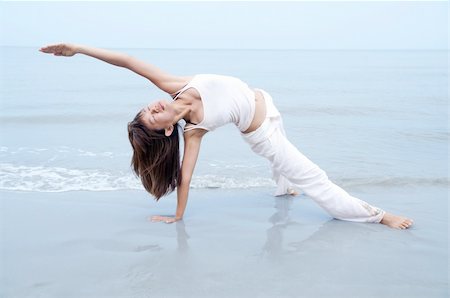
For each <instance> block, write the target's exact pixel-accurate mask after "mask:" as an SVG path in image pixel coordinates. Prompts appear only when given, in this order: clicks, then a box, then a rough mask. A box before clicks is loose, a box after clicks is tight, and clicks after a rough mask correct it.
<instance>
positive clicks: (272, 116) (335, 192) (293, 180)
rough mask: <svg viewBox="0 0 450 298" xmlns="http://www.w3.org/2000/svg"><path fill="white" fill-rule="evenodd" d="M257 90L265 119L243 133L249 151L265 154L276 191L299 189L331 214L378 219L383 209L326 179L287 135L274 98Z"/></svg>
mask: <svg viewBox="0 0 450 298" xmlns="http://www.w3.org/2000/svg"><path fill="white" fill-rule="evenodd" d="M257 90H260V91H261V92H262V93H263V95H264V100H265V102H266V110H267V114H266V119H265V120H264V122H263V123H262V125H261V126H260V127H259V128H258V129H256V130H255V131H253V132H250V133H247V134H244V133H242V132H241V135H242V137H243V138H244V140H245V141H246V142H247V143H249V144H250V147H251V149H252V151H254V152H255V153H257V154H258V155H260V156H263V157H265V158H267V159H268V160H269V161H270V163H271V166H272V173H273V179H274V180H275V181H276V183H277V190H276V192H275V195H283V194H290V193H292V192H293V191H294V190H301V191H303V192H304V193H305V194H306V195H307V196H309V197H310V198H312V199H313V200H314V201H315V202H316V203H317V204H319V205H320V206H321V207H322V208H323V209H325V211H327V212H328V213H329V214H330V215H331V216H333V217H334V218H337V219H342V220H348V221H356V222H380V221H381V219H382V218H383V216H384V214H385V211H383V210H381V209H379V208H377V207H373V206H371V205H369V204H368V203H366V202H364V201H362V200H360V199H358V198H355V197H353V196H351V195H350V194H348V193H347V192H346V191H345V190H343V189H342V188H340V187H339V186H337V185H336V184H334V183H333V182H331V181H330V180H329V179H328V176H327V174H326V173H325V171H323V170H322V169H320V168H319V167H318V166H317V165H316V164H314V163H313V162H312V161H311V160H309V159H308V158H307V157H306V156H305V155H303V154H302V153H301V152H300V151H299V150H298V149H297V148H296V147H295V146H294V145H292V143H291V142H290V141H289V140H288V139H287V138H286V133H285V131H284V128H283V121H282V118H281V115H280V113H279V112H278V110H277V108H276V107H275V106H274V104H273V99H272V97H271V96H270V94H268V93H267V92H266V91H264V90H262V89H257Z"/></svg>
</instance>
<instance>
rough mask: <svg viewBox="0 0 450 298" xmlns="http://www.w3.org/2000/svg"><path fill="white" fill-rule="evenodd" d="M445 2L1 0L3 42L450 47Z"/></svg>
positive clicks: (116, 45) (191, 46)
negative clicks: (51, 0) (40, 0)
mask: <svg viewBox="0 0 450 298" xmlns="http://www.w3.org/2000/svg"><path fill="white" fill-rule="evenodd" d="M448 12H449V10H448V2H447V1H424V2H419V1H413V2H406V1H347V2H339V1H331V2H324V1H314V2H313V1H289V2H279V1H277V2H275V1H274V2H269V1H263V2H261V1H250V2H241V1H233V2H231V1H228V2H217V1H214V2H211V1H196V2H188V1H181V2H180V1H178V2H175V1H152V2H145V1H139V2H125V1H123V2H119V1H115V2H109V1H100V2H88V1H81V2H56V1H53V2H39V1H31V2H23V1H8V2H5V1H2V2H0V25H1V26H0V46H29V47H40V46H44V45H47V44H52V43H58V42H71V43H81V44H88V45H91V46H97V47H109V48H162V49H325V50H329V49H414V50H420V49H437V50H448Z"/></svg>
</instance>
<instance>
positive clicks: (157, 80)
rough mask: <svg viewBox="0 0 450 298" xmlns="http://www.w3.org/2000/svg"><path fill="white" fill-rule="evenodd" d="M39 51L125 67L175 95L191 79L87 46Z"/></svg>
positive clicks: (120, 54) (49, 47) (51, 47)
mask: <svg viewBox="0 0 450 298" xmlns="http://www.w3.org/2000/svg"><path fill="white" fill-rule="evenodd" d="M39 51H41V52H43V53H49V54H54V55H55V56H65V57H71V56H73V55H75V54H84V55H87V56H90V57H93V58H96V59H99V60H102V61H105V62H107V63H109V64H112V65H115V66H119V67H124V68H127V69H129V70H131V71H133V72H135V73H137V74H138V75H140V76H143V77H145V78H147V79H148V80H149V81H150V82H152V83H153V84H154V85H155V86H156V87H158V88H159V89H161V90H162V91H164V92H167V93H169V94H173V93H175V92H177V91H178V90H180V89H181V88H182V87H183V86H184V85H186V84H187V82H188V81H189V79H190V77H181V76H174V75H171V74H168V73H167V72H164V71H163V70H161V69H159V68H158V67H156V66H155V65H152V64H150V63H147V62H144V61H142V60H138V59H136V58H135V57H132V56H130V55H128V54H125V53H120V52H116V51H111V50H106V49H100V48H94V47H89V46H86V45H80V44H71V43H60V44H53V45H48V46H45V47H42V48H40V49H39Z"/></svg>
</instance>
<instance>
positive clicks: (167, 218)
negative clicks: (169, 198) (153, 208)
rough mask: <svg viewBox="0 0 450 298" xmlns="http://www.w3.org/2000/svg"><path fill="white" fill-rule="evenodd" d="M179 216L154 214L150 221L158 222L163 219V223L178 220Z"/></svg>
mask: <svg viewBox="0 0 450 298" xmlns="http://www.w3.org/2000/svg"><path fill="white" fill-rule="evenodd" d="M180 219H181V218H177V217H175V216H162V215H155V216H152V217H151V221H152V222H160V221H163V222H165V223H174V222H176V221H178V220H180Z"/></svg>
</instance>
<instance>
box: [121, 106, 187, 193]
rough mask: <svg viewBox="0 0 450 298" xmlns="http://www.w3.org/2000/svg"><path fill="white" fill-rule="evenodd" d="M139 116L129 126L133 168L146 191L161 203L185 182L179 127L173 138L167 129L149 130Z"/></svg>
mask: <svg viewBox="0 0 450 298" xmlns="http://www.w3.org/2000/svg"><path fill="white" fill-rule="evenodd" d="M141 116H142V112H139V113H137V115H136V116H135V117H134V119H133V121H131V122H129V123H128V138H129V139H130V143H131V147H133V156H132V158H131V167H132V168H133V171H134V173H135V174H136V176H137V177H140V179H141V181H142V184H143V185H144V188H145V190H147V191H148V192H149V193H150V194H152V195H153V196H154V197H155V199H156V200H157V201H158V200H159V199H160V198H161V197H162V196H164V195H167V194H169V193H171V192H173V191H174V190H175V188H176V187H177V186H179V185H180V183H181V169H180V147H179V136H178V129H179V125H178V124H176V125H175V127H174V129H173V132H172V134H171V135H170V136H166V135H165V134H164V130H163V129H162V130H151V129H148V128H147V127H146V126H145V125H144V123H143V122H142V120H141V118H142V117H141Z"/></svg>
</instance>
